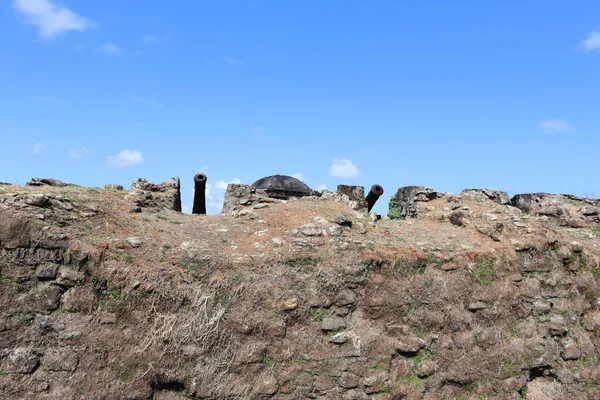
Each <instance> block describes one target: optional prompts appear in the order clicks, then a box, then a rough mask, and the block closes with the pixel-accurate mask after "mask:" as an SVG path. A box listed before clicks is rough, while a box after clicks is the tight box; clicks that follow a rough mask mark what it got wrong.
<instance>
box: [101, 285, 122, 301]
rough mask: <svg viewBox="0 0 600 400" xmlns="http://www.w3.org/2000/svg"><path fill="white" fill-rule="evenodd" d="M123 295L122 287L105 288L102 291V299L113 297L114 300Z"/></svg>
mask: <svg viewBox="0 0 600 400" xmlns="http://www.w3.org/2000/svg"><path fill="white" fill-rule="evenodd" d="M120 297H121V289H116V288H114V289H104V290H103V291H102V292H100V300H108V299H113V300H119V298H120Z"/></svg>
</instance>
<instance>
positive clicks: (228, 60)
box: [225, 57, 243, 64]
mask: <svg viewBox="0 0 600 400" xmlns="http://www.w3.org/2000/svg"><path fill="white" fill-rule="evenodd" d="M225 62H226V63H228V64H243V63H242V61H241V60H238V59H236V58H233V57H225Z"/></svg>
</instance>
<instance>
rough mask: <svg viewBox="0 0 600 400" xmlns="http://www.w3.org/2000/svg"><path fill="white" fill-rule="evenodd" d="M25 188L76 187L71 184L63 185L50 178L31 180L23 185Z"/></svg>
mask: <svg viewBox="0 0 600 400" xmlns="http://www.w3.org/2000/svg"><path fill="white" fill-rule="evenodd" d="M25 185H26V186H54V187H64V186H77V185H73V184H72V183H64V182H62V181H59V180H58V179H52V178H31V180H30V181H29V182H27V183H26V184H25Z"/></svg>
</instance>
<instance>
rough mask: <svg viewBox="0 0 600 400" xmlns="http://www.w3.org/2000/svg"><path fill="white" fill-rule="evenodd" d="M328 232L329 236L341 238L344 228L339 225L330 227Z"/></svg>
mask: <svg viewBox="0 0 600 400" xmlns="http://www.w3.org/2000/svg"><path fill="white" fill-rule="evenodd" d="M327 230H328V232H329V236H332V237H339V236H342V234H343V233H344V228H343V227H342V226H339V225H333V226H330V227H329V228H328V229H327Z"/></svg>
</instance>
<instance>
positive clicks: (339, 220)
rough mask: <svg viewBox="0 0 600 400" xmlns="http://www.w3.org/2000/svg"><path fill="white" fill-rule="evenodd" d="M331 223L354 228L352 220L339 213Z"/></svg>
mask: <svg viewBox="0 0 600 400" xmlns="http://www.w3.org/2000/svg"><path fill="white" fill-rule="evenodd" d="M331 222H333V223H334V224H338V225H341V226H348V227H350V226H352V221H350V219H348V217H346V216H345V215H344V214H342V213H339V214H336V215H335V216H334V217H333V218H332V219H331Z"/></svg>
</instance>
